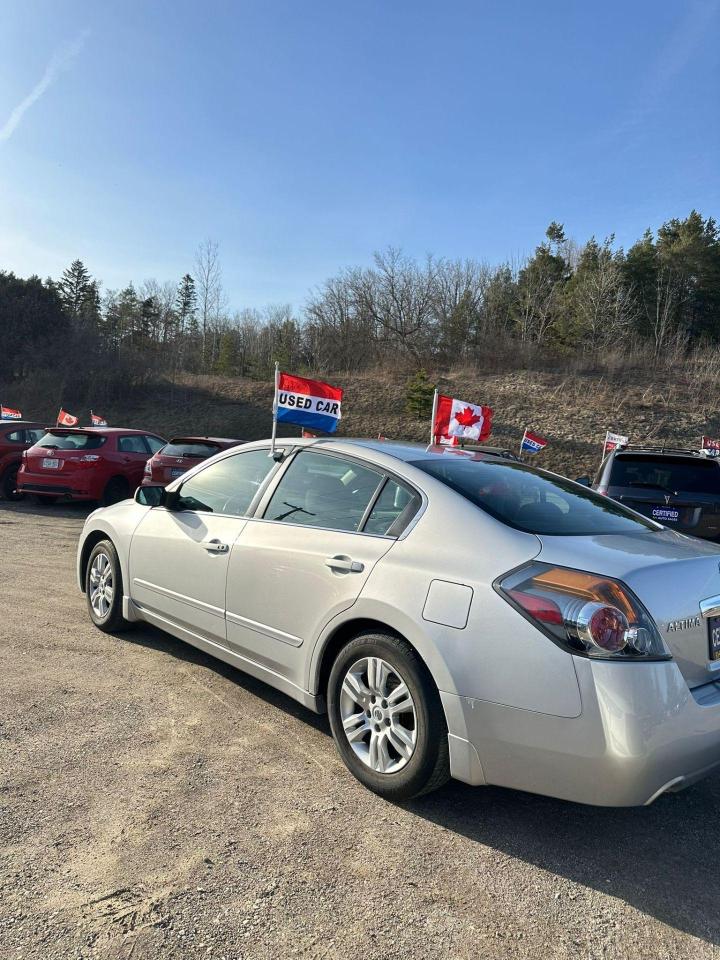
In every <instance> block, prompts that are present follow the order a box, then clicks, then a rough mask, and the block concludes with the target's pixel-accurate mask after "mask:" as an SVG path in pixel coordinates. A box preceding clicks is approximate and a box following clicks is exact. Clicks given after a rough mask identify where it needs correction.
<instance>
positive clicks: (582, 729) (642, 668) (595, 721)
mask: <svg viewBox="0 0 720 960" xmlns="http://www.w3.org/2000/svg"><path fill="white" fill-rule="evenodd" d="M575 663H576V669H577V674H578V681H579V683H580V691H581V697H582V713H581V715H580V716H579V717H576V718H573V719H567V718H564V717H554V716H549V715H547V714H542V713H535V712H532V711H528V710H519V709H516V708H513V707H509V706H504V705H502V704H496V703H488V702H487V701H482V700H473V699H471V698H468V697H458V696H455V695H453V694H447V693H442V694H441V697H442V700H443V705H444V707H445V713H446V716H447V719H448V727H449V730H450V734H451V767H452V772H453V775H454V776H456V777H457V778H458V779H461V780H465V781H466V782H469V783H489V784H495V785H497V786H503V787H512V788H515V789H518V790H528V791H530V792H533V793H541V794H546V795H548V796H554V797H559V798H561V799H564V800H571V801H575V802H578V803H588V804H595V805H599V806H640V805H643V804H648V803H651V802H652V801H653V800H655V799H656V797H658V796H660V794H662V793H665V792H668V791H674V790H680V789H682V788H683V787H686V786H689V785H690V784H691V783H693V782H694V781H696V780H698V779H700V778H701V777H703V776H705V775H706V774H708V773H709V772H710V771H711V770H712V769H713V768H714V767H716V766H718V765H720V683H712V684H707V685H706V686H703V687H700V688H696V689H695V690H693V691H691V690H689V689H688V686H687V684H686V683H685V680H684V679H683V676H682V674H681V673H680V670H679V669H678V667H677V664H675V663H674V662H664V663H608V662H598V661H596V662H591V661H590V660H587V659H582V658H576V660H575ZM462 741H464V744H463V743H462ZM475 757H477V763H475V760H474V758H475Z"/></svg>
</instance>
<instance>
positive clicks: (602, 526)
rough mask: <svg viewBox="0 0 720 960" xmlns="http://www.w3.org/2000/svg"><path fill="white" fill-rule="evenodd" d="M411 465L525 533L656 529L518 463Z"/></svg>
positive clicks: (587, 492) (459, 460)
mask: <svg viewBox="0 0 720 960" xmlns="http://www.w3.org/2000/svg"><path fill="white" fill-rule="evenodd" d="M412 466H414V467H417V468H418V469H419V470H422V471H423V473H427V474H428V475H429V476H431V477H435V479H437V480H440V481H441V482H442V483H444V484H446V486H448V487H450V488H451V489H452V490H454V491H455V492H456V493H459V494H460V495H461V496H462V497H465V499H466V500H469V501H470V502H471V503H474V504H475V506H477V507H480V509H481V510H484V511H485V512H486V513H489V514H490V515H491V516H492V517H495V518H496V519H497V520H500V521H501V522H502V523H506V524H507V525H508V526H511V527H515V528H516V529H517V530H524V531H525V532H526V533H535V534H545V535H546V536H581V535H586V536H591V535H601V534H608V533H637V532H641V531H647V530H657V529H658V527H657V525H656V524H654V523H652V522H651V521H649V520H643V519H642V518H640V517H638V516H637V515H636V514H634V513H632V512H631V511H629V510H628V509H627V508H625V507H623V506H622V505H621V504H619V503H617V502H616V501H614V500H611V499H609V498H608V497H602V496H600V495H599V494H597V493H594V492H593V491H591V490H588V489H586V488H584V487H581V486H578V484H575V483H573V482H572V481H571V480H566V479H565V478H564V477H558V476H555V475H554V474H550V473H544V472H542V471H535V470H533V469H532V468H531V467H527V466H525V465H524V464H520V463H510V462H508V461H505V462H500V461H492V460H471V459H469V458H467V459H466V458H461V457H457V458H440V457H438V458H437V459H436V460H416V461H413V463H412Z"/></svg>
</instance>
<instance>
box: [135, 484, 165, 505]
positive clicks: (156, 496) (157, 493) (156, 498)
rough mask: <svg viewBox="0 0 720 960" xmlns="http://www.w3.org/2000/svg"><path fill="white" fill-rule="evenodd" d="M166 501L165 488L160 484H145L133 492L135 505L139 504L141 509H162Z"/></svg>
mask: <svg viewBox="0 0 720 960" xmlns="http://www.w3.org/2000/svg"><path fill="white" fill-rule="evenodd" d="M166 499H167V496H166V491H165V487H164V486H162V484H160V483H151V484H147V485H146V486H144V487H138V488H137V490H136V491H135V503H140V504H142V506H143V507H163V506H165V502H166Z"/></svg>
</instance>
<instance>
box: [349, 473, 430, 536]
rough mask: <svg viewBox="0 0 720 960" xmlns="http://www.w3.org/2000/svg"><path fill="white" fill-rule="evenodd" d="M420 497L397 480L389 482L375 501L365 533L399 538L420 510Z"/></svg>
mask: <svg viewBox="0 0 720 960" xmlns="http://www.w3.org/2000/svg"><path fill="white" fill-rule="evenodd" d="M420 502H421V501H420V497H419V496H418V494H417V493H415V491H414V490H410V489H408V487H406V486H403V484H401V483H397V482H396V481H395V480H387V481H386V483H385V485H384V486H383V488H382V491H381V492H380V496H379V497H378V498H377V500H376V501H375V503H374V505H373V508H372V510H371V511H370V516H369V517H368V518H367V520H366V522H365V526H364V527H363V528H362V529H363V533H373V534H375V536H378V537H398V536H400V534H401V533H402V531H403V530H404V529H405V527H406V526H407V525H408V523H410V521H411V520H412V518H413V517H414V516H415V514H416V513H417V512H418V510H419V509H420Z"/></svg>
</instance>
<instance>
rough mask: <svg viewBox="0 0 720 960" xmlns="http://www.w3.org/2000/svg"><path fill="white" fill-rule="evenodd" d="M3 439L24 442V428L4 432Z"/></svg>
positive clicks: (11, 441)
mask: <svg viewBox="0 0 720 960" xmlns="http://www.w3.org/2000/svg"><path fill="white" fill-rule="evenodd" d="M5 439H6V440H9V441H10V443H25V430H11V431H10V433H6V434H5Z"/></svg>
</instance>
